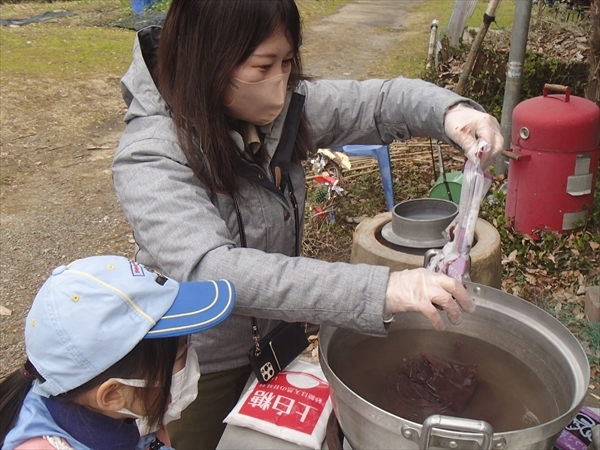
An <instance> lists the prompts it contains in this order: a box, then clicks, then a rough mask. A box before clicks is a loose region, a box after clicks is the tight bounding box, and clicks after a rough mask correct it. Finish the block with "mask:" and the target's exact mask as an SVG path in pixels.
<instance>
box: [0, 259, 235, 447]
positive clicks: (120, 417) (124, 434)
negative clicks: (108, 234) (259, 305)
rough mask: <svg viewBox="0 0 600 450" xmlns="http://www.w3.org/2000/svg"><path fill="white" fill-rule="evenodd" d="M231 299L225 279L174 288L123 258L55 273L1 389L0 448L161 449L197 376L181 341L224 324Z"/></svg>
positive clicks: (193, 357) (190, 352) (194, 388)
mask: <svg viewBox="0 0 600 450" xmlns="http://www.w3.org/2000/svg"><path fill="white" fill-rule="evenodd" d="M234 296H235V293H234V291H233V287H232V286H231V284H230V283H229V282H227V281H224V280H220V281H205V282H193V283H177V282H176V281H173V280H169V279H168V278H166V277H164V276H162V275H158V274H156V273H153V272H151V271H149V270H148V269H146V268H145V267H143V266H141V265H140V264H137V263H136V262H133V261H129V260H128V259H127V258H123V257H121V256H94V257H90V258H84V259H81V260H78V261H75V262H73V263H71V264H70V265H68V266H61V267H58V268H56V269H55V270H54V271H53V272H52V276H51V277H50V278H49V279H48V280H47V281H46V282H45V283H44V285H43V286H42V288H41V289H40V291H39V292H38V294H37V296H36V297H35V299H34V301H33V304H32V306H31V310H30V311H29V314H28V315H27V321H26V325H25V344H26V350H27V359H26V361H25V363H24V364H23V365H21V367H20V368H19V369H18V370H16V371H15V372H14V373H13V374H11V375H9V376H8V377H7V378H6V379H5V380H4V381H3V382H2V384H1V385H0V417H1V419H2V420H0V446H2V448H6V449H10V450H13V449H19V450H26V449H35V450H44V449H61V450H67V449H108V448H110V449H121V450H127V449H130V450H136V449H139V450H141V449H145V448H151V449H152V450H158V449H163V450H168V449H169V448H171V447H170V446H169V445H170V444H169V438H168V436H167V434H166V432H165V429H164V426H163V424H166V423H168V422H170V421H171V420H175V419H178V418H179V416H180V414H181V411H182V410H183V409H185V408H186V406H187V405H189V404H190V403H191V402H192V401H193V400H194V398H195V397H196V394H197V386H198V378H199V377H200V371H199V367H198V359H197V356H196V352H195V351H194V350H193V349H190V348H188V347H189V346H188V335H189V334H190V333H197V332H200V331H203V330H205V329H208V328H210V327H212V326H215V325H217V324H218V323H220V322H222V321H223V320H224V319H225V318H226V317H227V316H228V315H229V314H230V312H231V311H232V309H233V304H234V300H235V298H234ZM136 419H137V421H136ZM136 422H137V423H136Z"/></svg>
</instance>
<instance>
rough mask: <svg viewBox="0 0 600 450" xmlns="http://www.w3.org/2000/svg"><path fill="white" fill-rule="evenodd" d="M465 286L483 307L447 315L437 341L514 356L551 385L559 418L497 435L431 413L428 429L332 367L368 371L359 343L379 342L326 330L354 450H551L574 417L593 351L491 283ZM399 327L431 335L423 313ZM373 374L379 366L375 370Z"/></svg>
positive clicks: (324, 355) (400, 319)
mask: <svg viewBox="0 0 600 450" xmlns="http://www.w3.org/2000/svg"><path fill="white" fill-rule="evenodd" d="M466 285H467V289H468V291H469V293H470V295H472V296H473V298H474V299H475V302H476V304H477V309H476V310H475V312H473V313H471V314H465V315H464V316H463V321H462V323H461V324H460V325H458V326H453V325H451V324H449V322H447V319H446V318H444V320H445V321H446V329H447V331H444V332H439V333H437V334H435V336H436V337H435V338H433V339H439V345H441V343H442V342H447V341H448V339H452V337H450V336H449V331H451V333H453V334H454V333H458V334H459V335H464V336H468V337H469V338H465V339H471V338H475V339H477V340H478V341H479V340H480V341H484V342H485V345H488V344H491V345H493V346H495V347H498V348H499V349H501V350H502V351H504V352H509V353H510V354H511V355H512V356H514V357H515V358H516V359H517V360H518V361H520V362H522V363H524V364H525V365H526V366H527V368H528V369H529V370H531V371H532V372H533V373H535V375H536V378H539V381H540V383H543V384H544V386H545V387H546V388H547V390H548V392H549V393H550V395H551V396H552V401H553V402H555V404H556V410H557V413H556V417H552V416H553V415H554V413H552V414H550V417H552V418H551V419H550V420H546V421H544V422H543V423H540V424H539V425H536V426H531V427H529V428H524V429H519V430H515V431H506V432H494V431H493V429H492V428H491V426H490V425H489V424H488V423H486V422H484V421H481V420H471V419H463V418H460V417H449V416H444V415H432V416H429V417H428V418H427V419H426V420H425V421H424V422H423V423H422V424H421V423H416V422H412V421H410V420H407V419H404V418H402V417H399V416H396V415H394V414H391V413H389V412H387V411H386V410H384V409H382V408H379V407H378V406H376V405H375V404H373V403H370V402H369V401H367V400H365V399H364V398H362V397H361V396H359V395H358V394H356V393H355V392H354V391H352V390H351V389H350V388H349V387H348V386H347V385H346V384H344V382H343V381H342V379H343V378H344V376H343V375H344V374H343V373H337V372H336V369H334V368H332V364H331V362H332V361H334V360H337V361H347V362H348V366H349V367H351V370H356V368H360V367H364V366H365V365H366V363H364V361H354V360H353V359H352V358H353V355H355V349H356V345H357V342H360V341H361V340H364V339H377V338H373V337H370V336H364V335H360V334H358V333H355V332H352V331H349V330H344V329H341V328H340V329H338V328H335V327H331V326H326V325H323V326H321V330H320V333H319V354H320V363H321V367H322V368H323V372H324V374H325V376H326V378H327V380H328V381H329V384H330V386H331V389H332V398H333V404H334V411H335V414H336V417H337V419H338V421H339V423H340V426H341V428H342V430H343V432H344V435H345V437H346V439H347V441H348V442H349V444H350V445H351V446H352V448H354V449H366V448H368V449H377V448H381V449H402V450H405V449H427V448H447V449H457V448H459V449H486V450H491V449H494V450H510V449H519V450H522V449H531V450H542V449H548V450H549V449H552V447H553V445H554V443H555V442H556V440H557V438H558V435H559V434H560V432H561V431H562V430H563V429H564V427H565V426H567V425H568V424H569V423H570V422H571V420H572V419H573V418H574V417H575V415H576V414H577V412H578V411H579V409H580V408H581V406H582V404H583V399H584V397H585V395H586V392H587V387H588V383H589V376H590V369H589V364H588V360H587V357H586V354H585V352H584V351H583V349H582V348H581V345H580V344H579V342H578V341H577V339H576V338H575V337H574V336H573V335H572V334H571V333H570V332H569V330H568V329H567V328H565V327H564V326H563V325H562V324H561V323H560V322H558V321H557V320H556V319H554V318H553V317H552V316H551V315H550V314H548V313H546V312H545V311H543V310H542V309H540V308H538V307H536V306H534V305H533V304H531V303H529V302H527V301H525V300H523V299H520V298H518V297H515V296H513V295H510V294H507V293H505V292H502V291H500V290H497V289H494V288H491V287H488V286H484V285H479V284H475V283H469V282H467V283H466ZM394 330H402V331H405V330H410V331H414V330H431V325H430V324H429V322H428V321H427V320H426V319H425V318H423V317H422V316H421V315H420V314H418V313H404V314H398V315H396V317H395V318H394V321H393V322H392V323H391V326H390V333H391V332H393V331H394ZM454 336H456V335H455V334H454ZM383 339H385V338H382V340H383ZM382 344H383V342H382ZM433 344H434V345H438V344H435V342H434V343H433ZM389 356H390V358H391V357H392V356H394V355H389ZM348 359H350V360H349V361H348ZM334 365H335V364H334ZM370 370H371V371H377V370H378V369H377V367H372V366H370ZM515 375H518V374H515ZM490 407H492V405H490Z"/></svg>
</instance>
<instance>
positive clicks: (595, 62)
mask: <svg viewBox="0 0 600 450" xmlns="http://www.w3.org/2000/svg"><path fill="white" fill-rule="evenodd" d="M590 3H591V4H590V18H591V20H592V32H591V35H590V57H589V61H590V76H589V79H588V83H587V87H586V89H585V96H586V98H588V99H589V100H592V101H594V102H596V104H597V105H598V106H600V0H592V1H591V2H590Z"/></svg>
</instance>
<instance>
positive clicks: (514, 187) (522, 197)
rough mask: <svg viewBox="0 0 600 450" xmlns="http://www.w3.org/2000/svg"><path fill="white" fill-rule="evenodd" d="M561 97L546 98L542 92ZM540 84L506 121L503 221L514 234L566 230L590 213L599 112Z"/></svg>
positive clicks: (591, 104) (599, 136)
mask: <svg viewBox="0 0 600 450" xmlns="http://www.w3.org/2000/svg"><path fill="white" fill-rule="evenodd" d="M549 88H553V89H558V90H561V91H562V92H564V93H562V94H552V95H548V89H549ZM570 94H571V93H570V89H569V88H568V87H564V86H555V85H546V86H544V91H543V95H542V96H541V97H535V98H532V99H529V100H525V101H523V102H521V103H519V104H518V105H517V106H516V107H515V109H514V111H513V117H512V136H511V143H510V150H511V151H510V152H508V153H507V155H508V156H509V157H510V163H509V168H508V191H507V197H506V211H505V212H506V216H507V217H509V218H511V219H512V221H513V226H514V228H515V230H517V231H519V232H520V233H522V234H527V235H531V236H533V237H537V235H536V233H535V230H543V229H545V228H549V229H551V230H556V231H561V232H562V231H566V230H572V229H574V228H577V227H579V226H582V225H584V224H585V222H586V220H587V218H588V217H589V215H590V214H591V212H592V207H593V203H594V187H595V184H596V178H597V176H598V155H599V154H600V108H598V106H597V105H596V104H595V103H594V102H592V101H590V100H586V99H584V98H581V97H576V96H574V95H570Z"/></svg>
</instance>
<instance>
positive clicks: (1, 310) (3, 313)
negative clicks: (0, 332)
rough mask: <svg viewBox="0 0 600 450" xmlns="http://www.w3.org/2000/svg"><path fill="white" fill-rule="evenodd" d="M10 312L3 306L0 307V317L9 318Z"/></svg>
mask: <svg viewBox="0 0 600 450" xmlns="http://www.w3.org/2000/svg"><path fill="white" fill-rule="evenodd" d="M11 314H12V311H11V310H10V309H8V308H5V307H4V306H0V316H10V315H11Z"/></svg>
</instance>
